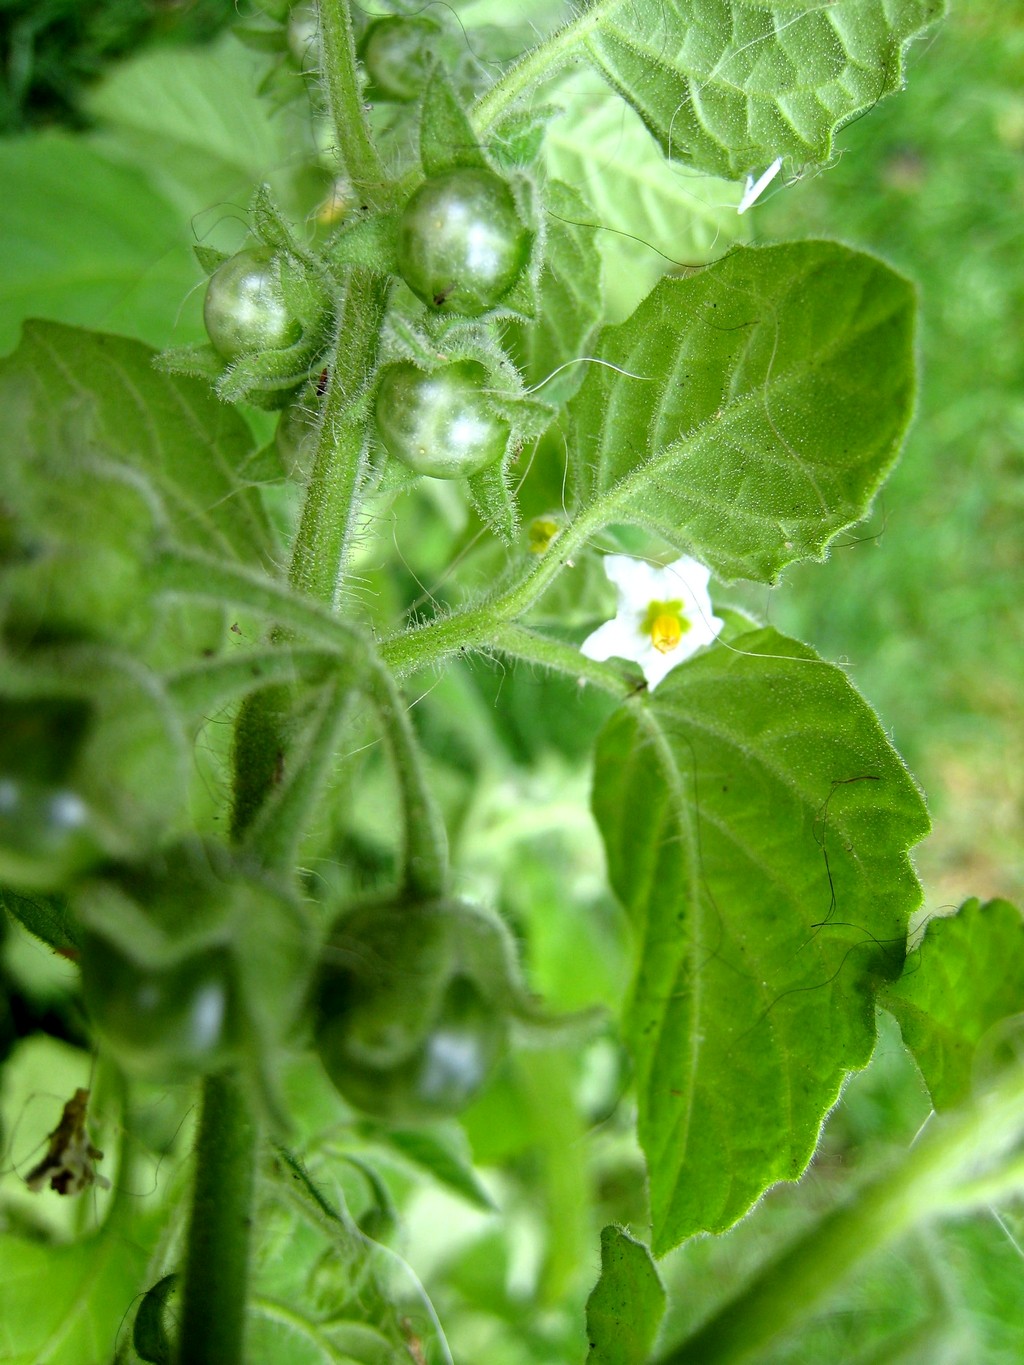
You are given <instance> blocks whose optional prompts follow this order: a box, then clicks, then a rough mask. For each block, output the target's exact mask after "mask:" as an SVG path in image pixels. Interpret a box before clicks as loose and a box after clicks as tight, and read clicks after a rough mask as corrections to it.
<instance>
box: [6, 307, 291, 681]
mask: <svg viewBox="0 0 1024 1365" xmlns="http://www.w3.org/2000/svg"><path fill="white" fill-rule="evenodd" d="M151 356H152V353H151V352H150V350H149V349H148V348H147V347H145V346H143V345H141V344H140V343H138V342H134V341H128V340H126V339H124V338H121V337H111V336H105V335H102V334H99V333H92V332H82V331H78V330H76V329H74V328H69V327H62V326H59V325H56V324H51V323H38V322H34V323H28V324H26V327H25V332H24V337H23V340H22V343H21V346H20V347H19V348H18V350H17V351H16V352H15V353H14V354H13V355H12V356H11V357H9V358H8V359H7V360H5V361H3V362H0V441H2V443H3V447H4V449H5V451H6V452H7V457H6V459H5V461H4V465H3V468H2V470H0V498H2V501H3V503H4V504H5V506H6V508H7V509H8V510H9V512H10V513H11V514H13V517H14V535H15V537H16V542H20V546H21V551H22V555H21V559H20V560H19V561H18V562H16V563H13V564H11V565H10V566H9V567H7V568H6V569H5V572H4V590H5V591H4V595H5V596H6V597H7V600H8V604H9V608H8V609H9V612H11V613H12V614H13V615H14V616H15V618H16V619H18V620H19V621H20V622H21V624H22V627H23V628H25V629H27V628H29V627H30V626H31V625H34V624H36V623H39V624H43V623H45V624H46V625H47V626H48V627H49V628H50V629H51V630H55V631H58V632H60V633H64V634H67V633H70V634H73V635H87V636H92V637H94V638H95V637H105V638H107V639H111V640H121V641H131V642H132V643H133V644H135V645H136V646H137V647H141V645H142V643H143V642H146V643H147V644H148V645H149V657H151V658H162V659H174V658H176V657H180V655H181V654H182V653H183V652H184V653H187V654H190V655H192V656H193V657H194V655H196V654H199V653H201V652H202V651H203V649H204V648H208V647H209V646H210V644H211V640H210V638H209V627H207V628H206V629H205V630H204V629H200V630H199V631H198V636H197V633H196V631H195V630H194V629H193V628H192V627H191V626H190V625H189V622H188V619H187V618H183V617H182V618H179V619H178V620H176V621H174V624H175V625H176V626H178V627H184V628H185V629H183V630H180V629H179V630H169V629H168V626H169V621H168V620H167V619H165V618H162V617H160V615H159V612H158V611H155V609H154V606H153V603H152V602H151V601H150V599H149V597H148V594H147V592H146V589H145V584H144V577H145V569H146V565H147V564H148V562H149V560H150V559H151V557H152V555H153V553H154V551H155V550H156V549H157V548H159V547H160V546H161V545H166V544H167V543H168V542H169V541H177V542H179V543H181V544H185V545H196V546H202V547H203V548H204V549H205V550H206V551H207V552H208V553H212V554H214V555H217V556H218V557H219V558H221V559H227V560H242V561H245V562H248V563H253V562H255V563H260V562H262V561H263V560H264V558H265V556H266V555H267V554H268V553H269V538H268V534H267V530H266V524H265V518H264V515H263V512H262V509H261V506H260V503H259V498H258V494H257V492H256V490H255V489H252V488H247V487H244V486H243V485H242V483H241V480H240V479H239V477H238V475H237V474H236V470H238V469H239V468H240V467H241V465H242V464H243V462H244V460H245V459H246V457H247V456H248V454H249V451H250V449H251V446H252V437H251V435H250V433H249V430H248V428H247V427H246V425H245V423H244V422H243V421H242V420H241V418H240V417H239V416H238V415H237V414H236V413H235V412H232V411H231V410H230V409H228V408H226V407H225V406H224V405H223V404H221V403H218V402H217V400H216V399H215V398H213V397H212V396H211V395H210V394H209V392H208V391H207V390H206V388H205V386H204V385H202V384H198V383H195V382H193V381H191V380H187V379H181V378H177V377H173V376H169V375H163V374H158V373H156V372H155V371H154V369H153V367H152V364H151ZM86 509H88V514H87V522H86V529H87V534H83V518H84V517H85V515H86ZM171 620H174V613H173V609H171ZM217 638H218V637H217V635H216V632H215V633H214V639H215V640H216V639H217Z"/></svg>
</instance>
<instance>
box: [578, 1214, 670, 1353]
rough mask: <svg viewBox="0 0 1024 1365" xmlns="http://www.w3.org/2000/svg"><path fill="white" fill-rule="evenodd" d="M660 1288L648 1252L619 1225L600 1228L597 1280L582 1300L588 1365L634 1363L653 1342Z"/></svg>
mask: <svg viewBox="0 0 1024 1365" xmlns="http://www.w3.org/2000/svg"><path fill="white" fill-rule="evenodd" d="M664 1311H665V1290H664V1287H663V1285H662V1283H661V1280H660V1278H659V1276H658V1272H657V1270H656V1269H655V1266H654V1262H653V1261H652V1260H651V1253H650V1252H649V1251H648V1250H647V1248H646V1247H645V1246H644V1244H643V1242H638V1241H637V1240H636V1238H634V1237H631V1236H630V1235H629V1233H628V1232H626V1231H625V1229H624V1228H619V1227H614V1226H612V1227H606V1228H604V1229H602V1232H601V1278H600V1279H599V1280H598V1282H597V1284H596V1285H595V1286H594V1288H593V1291H592V1292H591V1295H590V1298H589V1299H588V1300H587V1340H588V1342H589V1345H590V1350H589V1352H588V1353H587V1362H588V1365H635V1362H636V1361H641V1360H646V1359H647V1357H648V1355H649V1354H650V1350H651V1347H652V1346H653V1345H654V1338H655V1337H656V1336H657V1333H658V1327H659V1326H660V1324H661V1318H662V1314H663V1313H664Z"/></svg>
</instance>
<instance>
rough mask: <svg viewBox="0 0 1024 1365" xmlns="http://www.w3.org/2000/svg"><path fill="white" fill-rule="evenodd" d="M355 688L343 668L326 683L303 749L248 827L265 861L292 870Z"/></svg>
mask: <svg viewBox="0 0 1024 1365" xmlns="http://www.w3.org/2000/svg"><path fill="white" fill-rule="evenodd" d="M352 695H353V689H352V687H351V685H350V682H349V678H348V676H347V674H345V673H344V672H343V673H342V675H341V676H340V677H339V678H338V679H337V680H336V681H335V682H334V683H332V685H331V686H330V687H329V688H328V689H327V692H326V695H325V696H324V698H323V701H322V703H321V706H320V711H319V714H318V715H317V716H316V719H315V721H314V722H313V724H312V725H311V727H310V730H309V734H308V736H307V738H306V743H305V744H304V745H303V746H302V749H301V751H299V752H296V751H295V747H294V746H292V748H290V750H289V754H288V768H287V771H286V772H285V774H284V776H283V779H282V780H281V781H280V783H279V784H278V785H276V786H275V788H274V791H273V793H272V794H271V795H270V796H269V797H268V798H267V799H266V800H265V801H263V802H262V803H261V805H260V807H259V810H258V812H257V813H256V815H255V817H254V818H253V819H252V821H251V823H250V824H249V825H248V826H247V828H246V834H245V841H246V843H247V844H248V845H249V847H250V848H251V849H252V851H253V852H254V853H255V854H256V856H257V857H258V858H259V861H260V864H261V866H263V867H265V868H267V869H269V870H270V871H275V872H281V873H283V874H284V875H286V876H287V875H288V874H289V873H290V872H291V870H292V868H293V867H294V865H295V857H296V854H297V853H298V849H299V844H300V842H301V840H302V837H303V835H304V834H305V832H306V828H307V825H308V819H309V812H310V810H311V808H312V806H313V804H314V802H315V801H316V799H317V797H318V796H319V794H320V792H321V790H322V788H323V784H324V782H325V780H326V778H327V776H328V772H329V769H330V767H331V765H332V764H333V762H334V755H335V751H336V749H337V746H338V735H339V732H340V730H341V727H342V724H343V722H344V720H345V716H346V714H347V712H348V708H349V704H350V702H351V700H352Z"/></svg>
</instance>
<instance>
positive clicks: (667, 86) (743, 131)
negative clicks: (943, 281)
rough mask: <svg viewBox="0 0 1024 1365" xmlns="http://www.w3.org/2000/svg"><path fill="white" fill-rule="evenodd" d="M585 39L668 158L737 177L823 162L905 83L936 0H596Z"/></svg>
mask: <svg viewBox="0 0 1024 1365" xmlns="http://www.w3.org/2000/svg"><path fill="white" fill-rule="evenodd" d="M597 8H603V9H604V11H605V13H604V15H603V17H602V18H601V20H600V22H599V24H598V27H597V28H596V30H595V31H594V32H593V33H592V34H591V35H590V37H589V39H588V42H587V46H588V50H589V52H590V55H591V57H592V59H593V61H594V62H595V63H596V65H597V67H598V69H599V70H600V71H601V72H602V73H603V75H604V76H605V78H606V79H607V80H608V81H609V82H610V83H611V84H612V85H613V86H614V87H615V88H616V89H617V90H618V91H619V92H620V94H622V96H623V97H624V98H625V99H627V100H628V101H629V103H630V104H631V105H632V106H633V108H634V109H635V110H636V111H637V113H638V114H639V115H640V117H641V118H642V119H643V121H644V122H645V123H646V124H647V127H648V128H649V129H650V131H651V133H652V134H653V135H654V137H656V138H657V140H658V142H659V143H660V145H661V148H662V151H663V152H664V153H665V155H666V156H668V157H670V158H674V159H676V160H679V161H685V162H687V163H688V164H689V165H691V166H694V167H696V168H697V169H698V170H702V171H706V172H708V173H709V174H711V175H723V176H730V177H738V176H741V175H743V174H744V173H746V172H749V171H755V172H756V171H760V170H763V169H764V167H765V166H766V165H768V163H769V162H771V161H774V160H775V158H776V157H779V156H781V157H783V158H784V160H785V161H786V162H788V163H789V165H790V166H791V167H792V168H793V169H799V168H802V167H805V166H809V165H814V164H818V165H820V164H822V163H824V162H826V161H827V160H828V159H829V157H830V156H831V155H832V144H833V139H834V137H835V133H836V131H837V130H838V129H839V128H841V127H842V125H843V124H844V123H848V122H849V121H850V120H851V119H852V118H854V117H856V115H857V114H859V113H862V112H864V111H865V110H867V109H869V108H870V107H871V106H872V105H873V104H876V103H877V102H878V100H880V99H881V98H882V97H883V96H884V95H889V94H892V93H893V92H894V91H896V90H899V89H900V87H901V86H902V84H903V52H904V49H905V47H906V45H907V43H908V42H909V40H910V39H911V38H912V37H913V36H914V35H915V34H916V33H919V32H920V31H921V29H922V28H924V27H925V25H927V24H929V23H931V21H932V20H933V19H936V18H938V16H939V15H940V14H941V13H942V12H943V9H944V4H943V0H831V3H827V4H808V3H807V0H630V3H626V4H616V3H613V2H610V0H604V3H603V4H602V3H600V0H599V4H598V6H597Z"/></svg>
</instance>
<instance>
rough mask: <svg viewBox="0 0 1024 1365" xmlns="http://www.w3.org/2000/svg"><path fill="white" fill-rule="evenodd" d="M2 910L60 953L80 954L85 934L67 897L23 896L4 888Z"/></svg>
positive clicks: (2, 888)
mask: <svg viewBox="0 0 1024 1365" xmlns="http://www.w3.org/2000/svg"><path fill="white" fill-rule="evenodd" d="M0 908H2V909H4V910H6V911H7V913H8V914H9V915H12V916H13V917H14V919H16V920H19V921H20V922H21V923H22V924H23V925H24V926H25V928H26V929H27V930H28V931H29V933H30V934H35V936H36V938H41V939H42V940H43V942H44V943H48V944H49V945H50V947H51V948H55V949H56V950H57V952H59V953H64V954H65V955H72V954H74V953H76V952H77V951H78V945H79V942H80V940H81V931H80V930H79V927H78V924H77V922H76V921H75V917H74V915H73V914H72V913H71V909H70V907H69V905H68V903H67V901H66V900H65V899H64V897H63V896H20V895H18V893H17V892H15V891H10V890H8V889H7V888H6V887H0Z"/></svg>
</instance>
